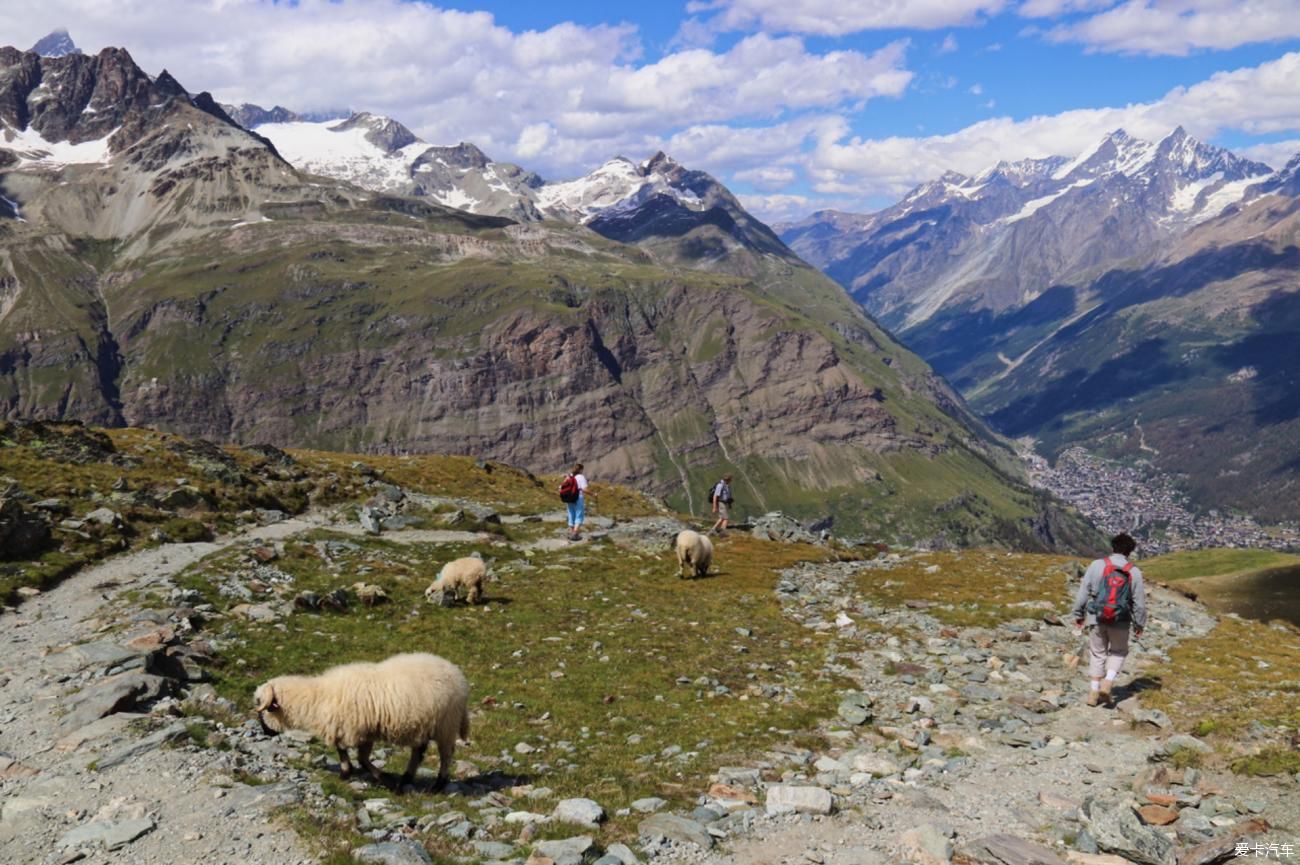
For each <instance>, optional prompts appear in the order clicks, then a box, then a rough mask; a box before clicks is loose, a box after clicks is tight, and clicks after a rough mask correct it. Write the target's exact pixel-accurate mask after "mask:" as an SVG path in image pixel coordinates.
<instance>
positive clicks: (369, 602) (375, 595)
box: [352, 582, 388, 607]
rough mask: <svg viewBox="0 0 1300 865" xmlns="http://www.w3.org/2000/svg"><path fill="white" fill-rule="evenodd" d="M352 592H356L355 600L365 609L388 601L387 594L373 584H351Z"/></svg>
mask: <svg viewBox="0 0 1300 865" xmlns="http://www.w3.org/2000/svg"><path fill="white" fill-rule="evenodd" d="M352 591H354V592H356V594H357V600H358V601H360V602H361V603H363V604H365V605H366V606H367V607H373V606H374V605H375V604H382V603H383V602H384V601H386V600H388V593H387V592H385V591H384V590H383V589H382V588H380V587H379V586H376V585H375V584H374V583H364V582H362V583H353V584H352Z"/></svg>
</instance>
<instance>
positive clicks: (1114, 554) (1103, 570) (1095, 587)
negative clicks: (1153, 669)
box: [1074, 533, 1147, 706]
mask: <svg viewBox="0 0 1300 865" xmlns="http://www.w3.org/2000/svg"><path fill="white" fill-rule="evenodd" d="M1110 549H1111V554H1110V555H1109V556H1107V557H1106V558H1104V559H1097V560H1096V561H1094V562H1093V563H1092V564H1090V565H1089V566H1088V570H1087V571H1086V572H1085V573H1084V575H1083V582H1082V584H1081V585H1080V586H1079V593H1078V594H1077V595H1076V596H1075V598H1074V624H1075V626H1076V627H1080V628H1082V627H1084V626H1085V625H1087V626H1088V627H1091V628H1092V633H1091V634H1090V635H1089V637H1088V675H1089V677H1090V678H1091V679H1092V682H1091V685H1090V687H1089V690H1088V699H1087V704H1088V705H1089V706H1097V705H1100V704H1103V703H1105V704H1107V705H1109V704H1110V697H1111V689H1112V688H1113V687H1114V685H1115V679H1116V678H1118V677H1119V671H1120V670H1121V669H1122V668H1123V666H1124V659H1125V658H1127V657H1128V640H1129V626H1130V625H1131V626H1132V628H1133V637H1134V639H1140V638H1141V637H1142V629H1143V628H1145V627H1146V624H1147V592H1146V584H1145V583H1143V581H1142V571H1140V570H1138V568H1137V566H1136V565H1134V564H1133V563H1132V562H1130V561H1129V560H1128V557H1129V556H1130V555H1132V554H1133V550H1135V549H1137V541H1135V540H1133V538H1131V537H1129V536H1128V535H1127V534H1124V533H1120V534H1118V535H1116V536H1115V537H1113V538H1111V541H1110ZM1085 613H1086V618H1085Z"/></svg>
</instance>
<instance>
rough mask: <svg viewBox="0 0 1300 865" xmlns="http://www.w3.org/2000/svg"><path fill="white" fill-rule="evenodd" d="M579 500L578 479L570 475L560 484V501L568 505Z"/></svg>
mask: <svg viewBox="0 0 1300 865" xmlns="http://www.w3.org/2000/svg"><path fill="white" fill-rule="evenodd" d="M577 500H578V479H577V478H575V477H574V476H573V475H569V476H568V477H566V478H565V479H564V480H563V481H562V482H561V483H560V501H562V502H564V503H565V504H566V505H567V504H571V503H572V502H576V501H577Z"/></svg>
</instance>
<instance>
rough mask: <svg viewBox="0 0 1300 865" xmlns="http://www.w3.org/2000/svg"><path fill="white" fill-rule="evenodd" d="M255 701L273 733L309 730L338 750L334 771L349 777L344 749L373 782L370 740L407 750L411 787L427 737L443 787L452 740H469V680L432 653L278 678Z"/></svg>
mask: <svg viewBox="0 0 1300 865" xmlns="http://www.w3.org/2000/svg"><path fill="white" fill-rule="evenodd" d="M253 704H254V706H255V711H256V712H257V718H258V720H259V721H260V722H261V724H262V729H263V730H264V731H266V732H267V733H268V734H270V735H275V734H277V733H281V732H283V731H285V730H306V731H308V732H311V733H313V734H314V735H316V736H317V737H319V738H320V739H321V740H322V741H323V742H324V743H325V744H326V745H329V746H331V747H333V748H336V749H337V750H338V754H339V776H340V777H341V778H343V779H344V780H346V779H347V778H349V777H350V776H351V774H352V763H351V761H350V760H349V759H348V749H349V748H356V749H357V763H358V765H360V766H361V768H363V769H365V770H366V771H367V772H369V773H370V775H371V777H373V778H374V779H375V780H376V781H382V780H383V776H382V775H381V774H380V772H379V770H378V769H376V768H375V767H374V766H373V765H371V763H370V749H371V748H372V747H373V746H374V744H375V742H381V741H382V742H389V743H391V744H394V745H399V746H404V747H408V748H410V749H411V761H410V763H409V764H408V765H407V767H406V772H405V773H404V774H403V775H402V779H401V784H402V785H405V784H410V783H411V782H412V781H413V780H414V779H415V772H416V770H417V769H418V768H419V767H420V763H421V762H423V760H424V752H425V750H426V749H427V748H428V747H429V742H430V741H433V742H436V743H437V745H438V760H439V763H438V780H437V784H436V785H435V789H438V790H441V789H442V788H443V787H444V786H446V784H447V779H448V778H449V777H450V776H451V759H452V755H453V754H454V753H455V751H456V737H457V735H459V736H460V738H461V739H464V740H465V741H469V683H468V682H466V681H465V676H464V674H463V673H461V671H460V668H459V667H457V666H456V665H455V664H453V663H451V662H450V661H448V660H445V659H444V658H440V657H438V656H437V655H430V654H425V653H412V654H404V655H394V656H393V657H391V658H389V659H387V660H385V661H381V662H380V663H377V664H370V663H357V664H344V665H342V666H338V667H332V668H330V669H328V670H326V671H325V672H323V673H321V674H320V675H319V676H277V677H276V678H274V679H271V680H270V681H269V682H266V683H265V684H263V685H261V686H260V687H258V689H257V691H256V693H255V694H254V695H253Z"/></svg>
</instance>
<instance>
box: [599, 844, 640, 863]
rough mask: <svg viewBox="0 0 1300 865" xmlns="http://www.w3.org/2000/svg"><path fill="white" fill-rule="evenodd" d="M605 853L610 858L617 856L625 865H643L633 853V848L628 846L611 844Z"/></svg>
mask: <svg viewBox="0 0 1300 865" xmlns="http://www.w3.org/2000/svg"><path fill="white" fill-rule="evenodd" d="M605 852H606V853H608V854H609V855H610V856H617V857H618V860H619V861H620V862H622V863H623V865H641V860H640V859H638V858H637V856H636V854H635V853H633V852H632V848H631V847H628V846H627V845H626V844H610V845H609V847H608V848H606V851H605Z"/></svg>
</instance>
